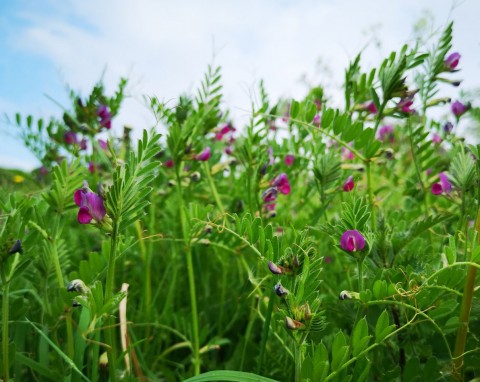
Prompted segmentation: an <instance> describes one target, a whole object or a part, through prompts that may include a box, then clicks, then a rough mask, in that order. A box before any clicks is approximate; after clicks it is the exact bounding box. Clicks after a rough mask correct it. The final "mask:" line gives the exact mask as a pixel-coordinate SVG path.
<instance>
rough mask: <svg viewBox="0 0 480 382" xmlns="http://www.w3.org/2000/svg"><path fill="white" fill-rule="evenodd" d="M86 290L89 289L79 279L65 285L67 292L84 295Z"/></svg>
mask: <svg viewBox="0 0 480 382" xmlns="http://www.w3.org/2000/svg"><path fill="white" fill-rule="evenodd" d="M88 289H89V288H88V287H87V286H86V285H85V283H84V282H83V281H82V280H80V279H75V280H72V281H70V282H69V283H68V285H67V292H78V293H81V294H86V293H87V291H88Z"/></svg>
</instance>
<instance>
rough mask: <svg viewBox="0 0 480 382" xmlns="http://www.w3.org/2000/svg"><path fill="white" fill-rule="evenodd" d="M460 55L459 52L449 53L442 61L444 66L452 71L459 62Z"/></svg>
mask: <svg viewBox="0 0 480 382" xmlns="http://www.w3.org/2000/svg"><path fill="white" fill-rule="evenodd" d="M460 57H461V56H460V53H457V52H455V53H452V54H450V55H449V56H448V57H447V58H446V59H445V61H444V63H445V68H446V69H447V70H448V71H450V72H452V71H453V70H454V69H455V68H456V67H457V65H458V63H459V62H460Z"/></svg>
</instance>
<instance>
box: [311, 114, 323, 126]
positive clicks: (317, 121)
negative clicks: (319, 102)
mask: <svg viewBox="0 0 480 382" xmlns="http://www.w3.org/2000/svg"><path fill="white" fill-rule="evenodd" d="M321 122H322V117H320V114H316V115H315V117H313V120H312V123H313V124H314V125H315V126H317V127H320V124H321Z"/></svg>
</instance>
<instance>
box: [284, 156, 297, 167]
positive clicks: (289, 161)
mask: <svg viewBox="0 0 480 382" xmlns="http://www.w3.org/2000/svg"><path fill="white" fill-rule="evenodd" d="M294 160H295V156H293V155H292V154H288V155H286V156H285V164H286V165H287V166H288V167H290V166H291V165H292V164H293V161H294Z"/></svg>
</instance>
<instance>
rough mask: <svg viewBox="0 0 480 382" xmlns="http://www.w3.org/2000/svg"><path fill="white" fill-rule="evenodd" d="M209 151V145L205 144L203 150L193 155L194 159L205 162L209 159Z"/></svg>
mask: <svg viewBox="0 0 480 382" xmlns="http://www.w3.org/2000/svg"><path fill="white" fill-rule="evenodd" d="M210 156H211V153H210V146H207V147H206V148H205V150H203V151H202V152H201V153H200V154H198V155H196V156H195V159H196V160H199V161H202V162H206V161H207V160H209V159H210Z"/></svg>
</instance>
